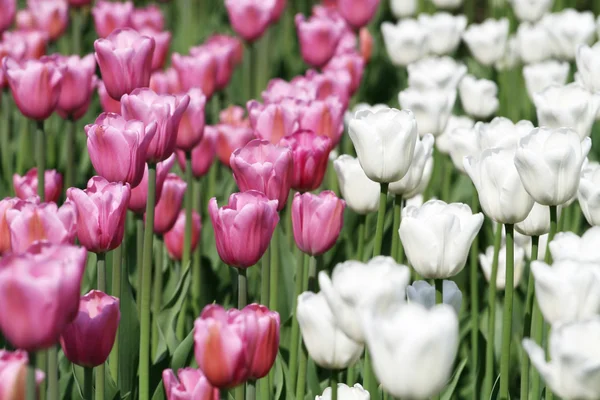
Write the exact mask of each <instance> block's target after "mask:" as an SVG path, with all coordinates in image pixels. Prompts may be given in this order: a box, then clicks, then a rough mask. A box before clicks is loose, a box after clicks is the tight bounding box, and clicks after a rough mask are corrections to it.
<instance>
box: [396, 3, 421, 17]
mask: <svg viewBox="0 0 600 400" xmlns="http://www.w3.org/2000/svg"><path fill="white" fill-rule="evenodd" d="M418 5H419V4H418V1H417V0H390V8H391V9H392V14H393V15H394V17H396V19H400V18H406V17H412V16H413V15H415V14H416V13H417V6H418Z"/></svg>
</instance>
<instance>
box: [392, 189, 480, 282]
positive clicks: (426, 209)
mask: <svg viewBox="0 0 600 400" xmlns="http://www.w3.org/2000/svg"><path fill="white" fill-rule="evenodd" d="M404 211H405V212H404V215H403V216H402V222H401V223H400V229H399V232H400V240H401V241H402V243H403V245H404V249H405V251H406V255H407V258H408V260H409V261H410V264H411V265H412V266H413V267H414V269H415V270H416V271H417V272H418V273H419V274H420V275H421V276H422V277H424V278H426V279H430V278H435V279H442V278H449V277H452V276H454V275H456V274H458V273H459V272H460V271H461V270H462V269H463V268H464V266H465V263H466V261H467V255H468V253H469V248H470V247H471V243H472V242H473V239H474V238H475V236H476V235H477V233H478V232H479V229H481V225H482V224H483V214H482V213H477V214H473V213H472V212H471V208H470V207H469V206H468V205H466V204H461V203H451V204H446V203H445V202H443V201H440V200H430V201H428V202H427V203H425V204H423V205H422V206H421V207H419V208H416V207H407V208H405V209H404Z"/></svg>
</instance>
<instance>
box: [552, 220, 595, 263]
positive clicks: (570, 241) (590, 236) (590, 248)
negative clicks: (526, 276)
mask: <svg viewBox="0 0 600 400" xmlns="http://www.w3.org/2000/svg"><path fill="white" fill-rule="evenodd" d="M550 253H552V259H553V260H554V261H555V262H556V261H563V260H571V261H575V262H579V263H595V264H600V227H598V226H593V227H591V228H590V229H588V230H587V231H585V233H584V234H583V235H581V237H579V236H577V235H576V234H575V233H573V232H559V233H557V234H556V236H555V237H554V239H553V240H552V242H550Z"/></svg>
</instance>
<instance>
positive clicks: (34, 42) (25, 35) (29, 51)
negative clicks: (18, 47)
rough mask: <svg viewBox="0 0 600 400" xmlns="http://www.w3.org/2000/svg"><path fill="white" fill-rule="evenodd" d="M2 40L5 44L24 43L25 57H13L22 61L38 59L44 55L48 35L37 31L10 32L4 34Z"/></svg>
mask: <svg viewBox="0 0 600 400" xmlns="http://www.w3.org/2000/svg"><path fill="white" fill-rule="evenodd" d="M2 39H3V41H4V42H5V43H7V42H8V43H13V44H14V43H24V44H25V56H24V58H20V57H15V56H12V57H13V58H15V59H17V60H23V59H36V60H37V59H39V58H40V57H42V56H43V55H44V54H46V46H47V45H48V34H47V33H46V32H42V31H39V30H34V31H12V32H4V34H3V35H2Z"/></svg>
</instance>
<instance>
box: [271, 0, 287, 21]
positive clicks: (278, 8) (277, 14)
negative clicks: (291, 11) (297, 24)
mask: <svg viewBox="0 0 600 400" xmlns="http://www.w3.org/2000/svg"><path fill="white" fill-rule="evenodd" d="M286 5H287V0H275V7H274V8H273V11H272V12H271V22H277V21H278V20H279V18H281V14H283V11H284V10H285V6H286Z"/></svg>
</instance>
